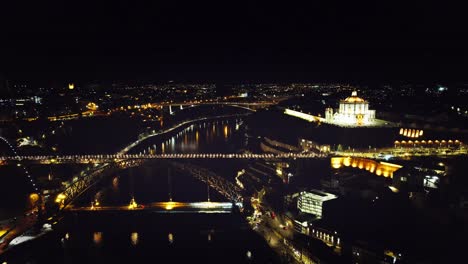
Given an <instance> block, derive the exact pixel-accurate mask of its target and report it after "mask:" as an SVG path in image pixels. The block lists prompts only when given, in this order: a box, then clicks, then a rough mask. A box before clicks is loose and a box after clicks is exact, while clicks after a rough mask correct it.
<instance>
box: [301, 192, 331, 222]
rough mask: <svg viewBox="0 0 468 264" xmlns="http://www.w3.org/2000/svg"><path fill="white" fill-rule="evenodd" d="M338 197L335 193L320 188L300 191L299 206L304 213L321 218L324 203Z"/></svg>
mask: <svg viewBox="0 0 468 264" xmlns="http://www.w3.org/2000/svg"><path fill="white" fill-rule="evenodd" d="M336 198H337V196H336V195H334V194H331V193H326V192H322V191H319V190H310V191H303V192H300V193H299V197H298V199H297V208H298V209H299V210H300V211H301V212H303V213H308V214H313V215H315V216H317V218H321V217H322V206H323V203H324V202H326V201H329V200H333V199H336Z"/></svg>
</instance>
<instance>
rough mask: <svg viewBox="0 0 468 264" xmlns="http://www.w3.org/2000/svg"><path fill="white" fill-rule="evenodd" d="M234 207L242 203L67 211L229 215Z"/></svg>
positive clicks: (112, 207)
mask: <svg viewBox="0 0 468 264" xmlns="http://www.w3.org/2000/svg"><path fill="white" fill-rule="evenodd" d="M234 205H236V206H237V207H242V203H237V204H233V203H230V202H191V203H187V202H174V201H169V202H155V203H150V204H141V205H137V206H131V205H128V206H92V207H91V206H86V207H75V206H69V207H67V209H66V210H68V211H74V212H76V211H89V212H94V211H95V212H113V211H152V212H157V213H208V214H209V213H217V214H219V213H231V212H232V210H233V207H234Z"/></svg>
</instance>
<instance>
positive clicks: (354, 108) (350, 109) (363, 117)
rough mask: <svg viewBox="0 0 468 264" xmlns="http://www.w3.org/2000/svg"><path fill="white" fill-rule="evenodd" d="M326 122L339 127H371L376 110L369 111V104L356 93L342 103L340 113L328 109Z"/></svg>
mask: <svg viewBox="0 0 468 264" xmlns="http://www.w3.org/2000/svg"><path fill="white" fill-rule="evenodd" d="M325 120H326V121H327V122H329V123H335V124H337V125H347V126H361V125H370V124H372V123H373V122H374V120H375V110H369V102H368V101H366V100H364V99H362V98H360V97H358V96H357V92H356V91H354V92H352V94H351V96H350V97H348V98H346V99H344V100H341V101H340V108H339V109H338V112H336V113H333V109H332V108H327V109H326V110H325Z"/></svg>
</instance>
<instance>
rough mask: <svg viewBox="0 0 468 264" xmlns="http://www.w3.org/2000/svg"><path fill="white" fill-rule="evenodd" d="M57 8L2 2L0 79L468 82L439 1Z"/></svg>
mask: <svg viewBox="0 0 468 264" xmlns="http://www.w3.org/2000/svg"><path fill="white" fill-rule="evenodd" d="M11 2H13V1H11ZM14 2H18V1H14ZM66 2H70V1H61V3H55V4H49V5H47V4H46V2H43V1H35V3H26V2H23V1H21V2H20V3H16V4H14V5H15V6H12V5H13V4H9V6H5V4H4V3H2V4H1V5H2V6H1V7H0V10H1V15H0V34H1V36H2V37H1V38H0V39H2V41H1V44H0V45H1V49H0V55H1V62H0V65H1V68H0V73H3V75H4V76H6V78H10V79H18V78H19V79H21V78H24V79H41V80H52V79H72V80H88V79H89V80H92V79H100V80H104V79H109V80H110V79H113V80H115V79H120V80H134V79H149V80H169V79H174V80H178V81H207V80H208V81H210V80H213V81H248V80H256V81H294V80H297V81H320V80H326V81H334V80H337V81H341V80H344V81H362V80H375V81H392V80H404V81H465V80H466V79H468V78H467V76H468V74H467V73H468V67H467V66H468V45H467V44H468V41H467V40H466V38H467V36H468V35H467V33H468V27H467V26H466V25H468V21H467V20H468V19H467V17H468V16H466V15H465V14H464V12H465V11H464V10H465V9H463V8H462V7H461V6H453V5H448V4H443V3H442V2H441V3H439V4H431V3H427V2H423V3H422V4H419V5H416V4H415V5H413V6H412V5H409V4H408V3H406V4H404V5H397V4H396V2H394V1H375V3H364V2H359V1H344V2H345V3H342V1H320V2H322V3H315V4H314V3H313V2H312V1H310V2H309V3H308V4H307V5H304V4H300V3H293V2H291V1H282V2H280V3H278V4H275V3H272V2H270V3H268V4H254V3H245V4H242V3H241V2H239V1H218V3H217V4H213V3H209V4H208V3H206V4H203V3H201V1H191V3H190V4H187V3H182V2H178V1H146V2H151V3H136V1H128V2H125V1H112V2H109V3H108V4H102V3H101V4H97V3H92V4H85V3H84V2H83V1H74V2H75V4H70V3H67V4H65V3H66ZM95 2H97V1H95ZM100 2H101V1H100ZM156 2H163V3H162V4H161V3H156ZM251 2H252V1H251ZM377 3H378V4H377Z"/></svg>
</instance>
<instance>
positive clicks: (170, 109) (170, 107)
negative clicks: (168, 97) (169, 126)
mask: <svg viewBox="0 0 468 264" xmlns="http://www.w3.org/2000/svg"><path fill="white" fill-rule="evenodd" d="M169 114H171V115H173V114H174V112H172V105H169Z"/></svg>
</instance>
